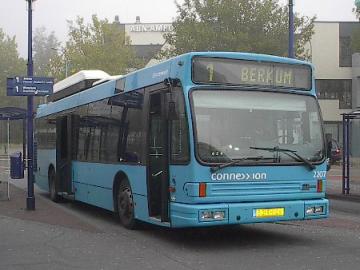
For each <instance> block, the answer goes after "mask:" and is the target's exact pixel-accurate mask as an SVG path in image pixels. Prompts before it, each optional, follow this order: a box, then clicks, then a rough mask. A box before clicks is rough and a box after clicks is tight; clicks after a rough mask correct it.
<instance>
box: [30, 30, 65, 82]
mask: <svg viewBox="0 0 360 270" xmlns="http://www.w3.org/2000/svg"><path fill="white" fill-rule="evenodd" d="M59 46H60V42H59V41H58V40H57V38H56V36H55V34H54V32H51V33H50V34H49V35H47V33H46V28H45V27H40V28H37V29H36V30H35V34H34V39H33V50H34V57H33V61H34V75H35V76H50V62H51V60H52V59H56V58H57V57H58V52H57V51H56V50H57V49H58V48H59Z"/></svg>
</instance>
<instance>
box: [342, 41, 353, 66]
mask: <svg viewBox="0 0 360 270" xmlns="http://www.w3.org/2000/svg"><path fill="white" fill-rule="evenodd" d="M339 42H340V46H339V50H340V51H339V65H340V67H351V66H352V63H351V62H352V59H351V57H352V49H351V37H349V36H345V37H340V39H339Z"/></svg>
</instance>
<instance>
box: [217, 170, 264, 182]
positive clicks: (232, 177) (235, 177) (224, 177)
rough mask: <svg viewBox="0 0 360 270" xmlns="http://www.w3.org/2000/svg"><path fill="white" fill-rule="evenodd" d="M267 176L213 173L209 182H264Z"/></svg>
mask: <svg viewBox="0 0 360 270" xmlns="http://www.w3.org/2000/svg"><path fill="white" fill-rule="evenodd" d="M266 178H267V174H266V173H264V172H262V173H260V172H256V173H213V174H211V180H214V181H241V180H266Z"/></svg>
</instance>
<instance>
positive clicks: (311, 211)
mask: <svg viewBox="0 0 360 270" xmlns="http://www.w3.org/2000/svg"><path fill="white" fill-rule="evenodd" d="M305 213H306V214H307V215H311V214H314V213H315V207H307V208H306V210H305Z"/></svg>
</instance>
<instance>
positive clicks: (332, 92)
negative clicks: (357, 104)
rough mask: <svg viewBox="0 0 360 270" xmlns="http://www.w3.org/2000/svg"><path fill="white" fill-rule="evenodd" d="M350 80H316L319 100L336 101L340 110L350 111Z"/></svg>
mask: <svg viewBox="0 0 360 270" xmlns="http://www.w3.org/2000/svg"><path fill="white" fill-rule="evenodd" d="M351 88H352V82H351V80H316V89H317V94H318V97H319V99H338V100H339V108H340V109H351Z"/></svg>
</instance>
